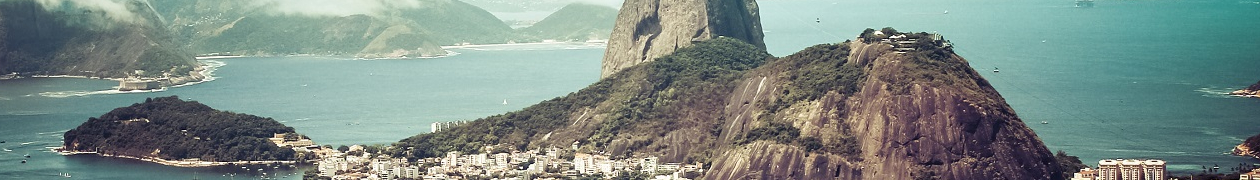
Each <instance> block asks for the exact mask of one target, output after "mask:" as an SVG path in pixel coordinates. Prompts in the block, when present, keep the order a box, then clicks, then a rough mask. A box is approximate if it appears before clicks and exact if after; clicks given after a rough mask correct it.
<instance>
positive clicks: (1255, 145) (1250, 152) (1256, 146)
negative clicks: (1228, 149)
mask: <svg viewBox="0 0 1260 180" xmlns="http://www.w3.org/2000/svg"><path fill="white" fill-rule="evenodd" d="M1256 150H1260V134H1258V135H1255V136H1251V137H1248V138H1247V140H1243V142H1242V144H1238V146H1234V150H1233V154H1234V155H1238V156H1247V157H1252V158H1257V159H1260V152H1256Z"/></svg>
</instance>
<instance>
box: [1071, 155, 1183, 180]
mask: <svg viewBox="0 0 1260 180" xmlns="http://www.w3.org/2000/svg"><path fill="white" fill-rule="evenodd" d="M1166 164H1167V163H1166V162H1164V161H1163V160H1158V159H1145V160H1141V159H1104V160H1099V161H1098V169H1091V168H1085V169H1081V171H1080V172H1077V173H1075V174H1072V180H1164V179H1167V178H1168V173H1167V167H1166V166H1167V165H1166Z"/></svg>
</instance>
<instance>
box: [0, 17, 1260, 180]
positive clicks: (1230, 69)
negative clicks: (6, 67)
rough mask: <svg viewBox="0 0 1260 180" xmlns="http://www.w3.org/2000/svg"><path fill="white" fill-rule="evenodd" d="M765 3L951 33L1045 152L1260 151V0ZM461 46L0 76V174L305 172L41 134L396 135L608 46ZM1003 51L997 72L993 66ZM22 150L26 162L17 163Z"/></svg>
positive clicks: (844, 32)
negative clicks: (120, 129)
mask: <svg viewBox="0 0 1260 180" xmlns="http://www.w3.org/2000/svg"><path fill="white" fill-rule="evenodd" d="M759 3H760V6H761V16H762V23H763V27H764V28H765V31H766V39H765V40H766V42H767V43H766V44H767V46H768V49H769V51H770V52H771V53H772V54H774V55H777V56H784V55H788V54H791V53H793V52H795V51H798V50H800V49H803V48H805V47H808V46H811V45H814V44H819V43H834V42H839V41H843V40H844V39H852V37H853V36H855V35H856V34H857V33H859V32H860V31H861V30H862V29H865V28H868V27H870V28H876V29H878V28H881V27H886V26H892V27H896V28H898V30H902V31H928V32H932V31H935V32H939V33H942V34H943V35H944V36H945V37H946V38H947V39H949V40H951V41H952V42H954V43H955V44H956V45H957V48H956V51H957V52H958V53H959V54H960V55H962V56H963V57H965V58H967V59H968V60H969V61H970V62H971V65H972V67H973V68H976V69H977V70H980V71H981V72H983V73H982V75H983V76H985V78H987V79H988V80H989V81H990V82H992V84H993V85H994V86H995V87H996V88H997V89H998V91H1000V92H1001V93H1002V95H1003V97H1005V98H1006V100H1007V102H1008V103H1010V104H1011V106H1012V107H1014V108H1015V110H1016V112H1017V113H1018V114H1019V115H1020V117H1021V118H1023V120H1024V121H1025V122H1029V123H1027V124H1028V126H1029V127H1031V128H1032V129H1033V130H1034V131H1035V132H1036V133H1037V135H1038V136H1039V137H1040V138H1041V139H1042V140H1043V141H1044V142H1045V143H1046V145H1047V146H1048V147H1049V148H1050V149H1051V150H1064V151H1067V152H1068V153H1069V154H1072V155H1077V156H1080V157H1081V158H1082V160H1084V161H1086V162H1087V164H1094V163H1095V162H1096V161H1097V160H1098V159H1103V158H1161V159H1165V160H1168V162H1169V163H1170V164H1171V165H1170V167H1169V170H1170V171H1172V172H1174V173H1184V172H1197V171H1198V168H1199V166H1200V165H1209V166H1210V165H1212V164H1220V165H1222V166H1225V167H1230V166H1232V165H1231V164H1237V163H1260V161H1257V160H1253V159H1248V158H1242V157H1235V156H1231V155H1227V154H1225V153H1227V152H1228V151H1229V150H1230V148H1231V147H1233V146H1234V145H1236V144H1237V143H1239V142H1241V141H1242V139H1244V138H1246V137H1248V136H1251V135H1255V133H1260V125H1257V124H1256V122H1260V99H1247V98H1235V97H1229V96H1224V95H1222V94H1223V93H1224V92H1228V91H1232V90H1234V89H1238V88H1242V87H1245V86H1247V85H1249V84H1251V83H1255V82H1256V81H1257V80H1260V51H1257V50H1260V36H1255V35H1251V34H1250V32H1253V31H1255V29H1260V21H1256V20H1257V19H1260V5H1257V4H1254V3H1251V2H1249V1H1231V0H1224V1H1193V0H1188V1H1099V2H1098V3H1097V4H1098V6H1097V7H1095V8H1089V9H1080V8H1072V7H1071V6H1072V4H1071V1H1014V2H1008V1H998V0H968V1H948V2H920V1H910V0H893V1H824V0H790V1H768V0H767V1H761V2H759ZM945 11H949V13H948V14H946V13H944V12H945ZM815 19H817V20H820V21H821V22H815ZM1043 41H1044V42H1043ZM454 51H456V52H459V53H462V54H460V55H456V56H452V57H446V58H436V59H414V60H369V61H364V60H350V59H337V58H324V57H281V58H238V59H227V60H222V61H223V62H225V63H227V65H226V66H224V67H222V68H220V69H219V70H218V71H217V72H216V76H217V77H219V79H217V80H215V81H211V82H207V83H203V84H198V85H193V86H187V87H180V88H172V89H169V90H167V91H162V92H154V93H127V94H92V95H86V96H69V97H60V96H59V95H67V94H69V95H73V94H85V93H84V92H92V91H96V90H101V89H108V88H109V87H111V86H115V85H117V83H115V82H109V81H101V80H90V79H74V78H38V79H17V80H4V81H0V140H3V141H7V142H6V143H4V144H0V147H2V148H4V149H8V150H12V151H0V179H28V178H34V179H48V178H52V177H54V176H56V175H57V173H60V172H69V173H71V174H73V175H74V176H75V178H89V179H185V177H186V178H191V177H193V176H198V177H200V178H202V179H215V178H221V179H230V177H226V176H223V175H225V174H228V173H236V174H238V175H239V176H241V177H246V176H252V177H255V178H256V177H257V176H259V175H261V173H264V172H265V173H269V174H276V173H281V174H288V173H300V169H299V168H278V169H277V168H273V169H268V170H264V171H262V172H259V171H256V169H258V167H247V168H251V171H248V172H246V171H244V170H241V168H240V167H220V168H173V167H164V166H160V165H155V164H151V163H144V162H138V161H131V160H121V159H113V158H100V157H94V156H70V157H63V156H59V155H56V154H52V153H46V152H45V151H46V149H45V148H44V147H48V146H57V145H58V144H59V143H60V142H59V141H60V136H61V133H63V132H64V131H65V130H67V129H70V128H73V127H75V126H77V125H78V124H80V123H82V122H83V121H84V120H86V119H87V117H93V116H98V115H100V114H103V113H105V112H107V111H109V110H111V109H113V108H115V107H120V106H126V105H129V104H131V103H135V102H140V101H143V98H145V97H157V96H169V95H179V96H180V97H181V98H186V99H192V100H196V101H199V102H202V103H206V104H208V105H210V106H212V107H215V108H217V109H223V110H229V111H234V112H241V113H249V114H255V115H259V116H265V117H272V118H275V119H276V120H278V121H281V122H283V123H285V124H286V125H289V126H293V127H294V128H296V129H297V130H298V132H300V133H304V134H307V135H309V136H311V137H312V138H314V139H315V140H316V141H317V142H319V143H325V144H337V145H340V144H351V143H390V142H395V141H397V140H399V139H402V138H405V137H408V136H411V135H414V134H417V133H422V132H428V124H429V123H431V122H435V121H449V120H468V119H475V118H478V117H484V116H488V115H494V114H500V113H504V112H508V111H513V110H517V109H520V108H523V107H526V106H528V105H530V104H533V103H536V102H539V101H541V100H545V99H550V98H553V97H556V96H561V95H564V94H567V93H569V92H573V91H575V90H578V89H581V88H583V87H586V85H588V84H590V83H592V82H595V81H596V80H597V79H598V76H599V75H598V74H599V60H600V57H601V56H602V53H603V50H602V49H598V48H589V47H577V48H575V47H567V46H521V47H502V48H482V49H455V50H454ZM995 67H996V68H1000V69H1001V70H1002V72H1001V73H991V72H988V71H987V70H989V69H993V68H995ZM49 92H59V93H49ZM41 93H42V94H44V95H41ZM45 95H53V96H57V97H47V96H45ZM505 99H506V100H507V101H509V104H508V105H503V104H502V102H503V100H505ZM1041 121H1046V122H1048V123H1049V124H1040V122H1041ZM27 153H30V154H31V156H33V158H32V159H31V163H28V164H19V163H18V162H19V161H20V160H21V159H24V158H22V157H21V156H22V155H23V154H27ZM296 178H297V177H296V176H293V177H290V178H287V179H296Z"/></svg>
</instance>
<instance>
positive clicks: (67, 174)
mask: <svg viewBox="0 0 1260 180" xmlns="http://www.w3.org/2000/svg"><path fill="white" fill-rule="evenodd" d="M57 174H59V175H61V177H66V178H70V173H57Z"/></svg>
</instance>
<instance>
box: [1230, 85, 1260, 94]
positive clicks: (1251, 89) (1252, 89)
mask: <svg viewBox="0 0 1260 180" xmlns="http://www.w3.org/2000/svg"><path fill="white" fill-rule="evenodd" d="M1229 95H1235V96H1243V97H1254V98H1260V82H1256V84H1252V85H1251V86H1247V88H1245V89H1239V90H1237V91H1234V92H1230V93H1229Z"/></svg>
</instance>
